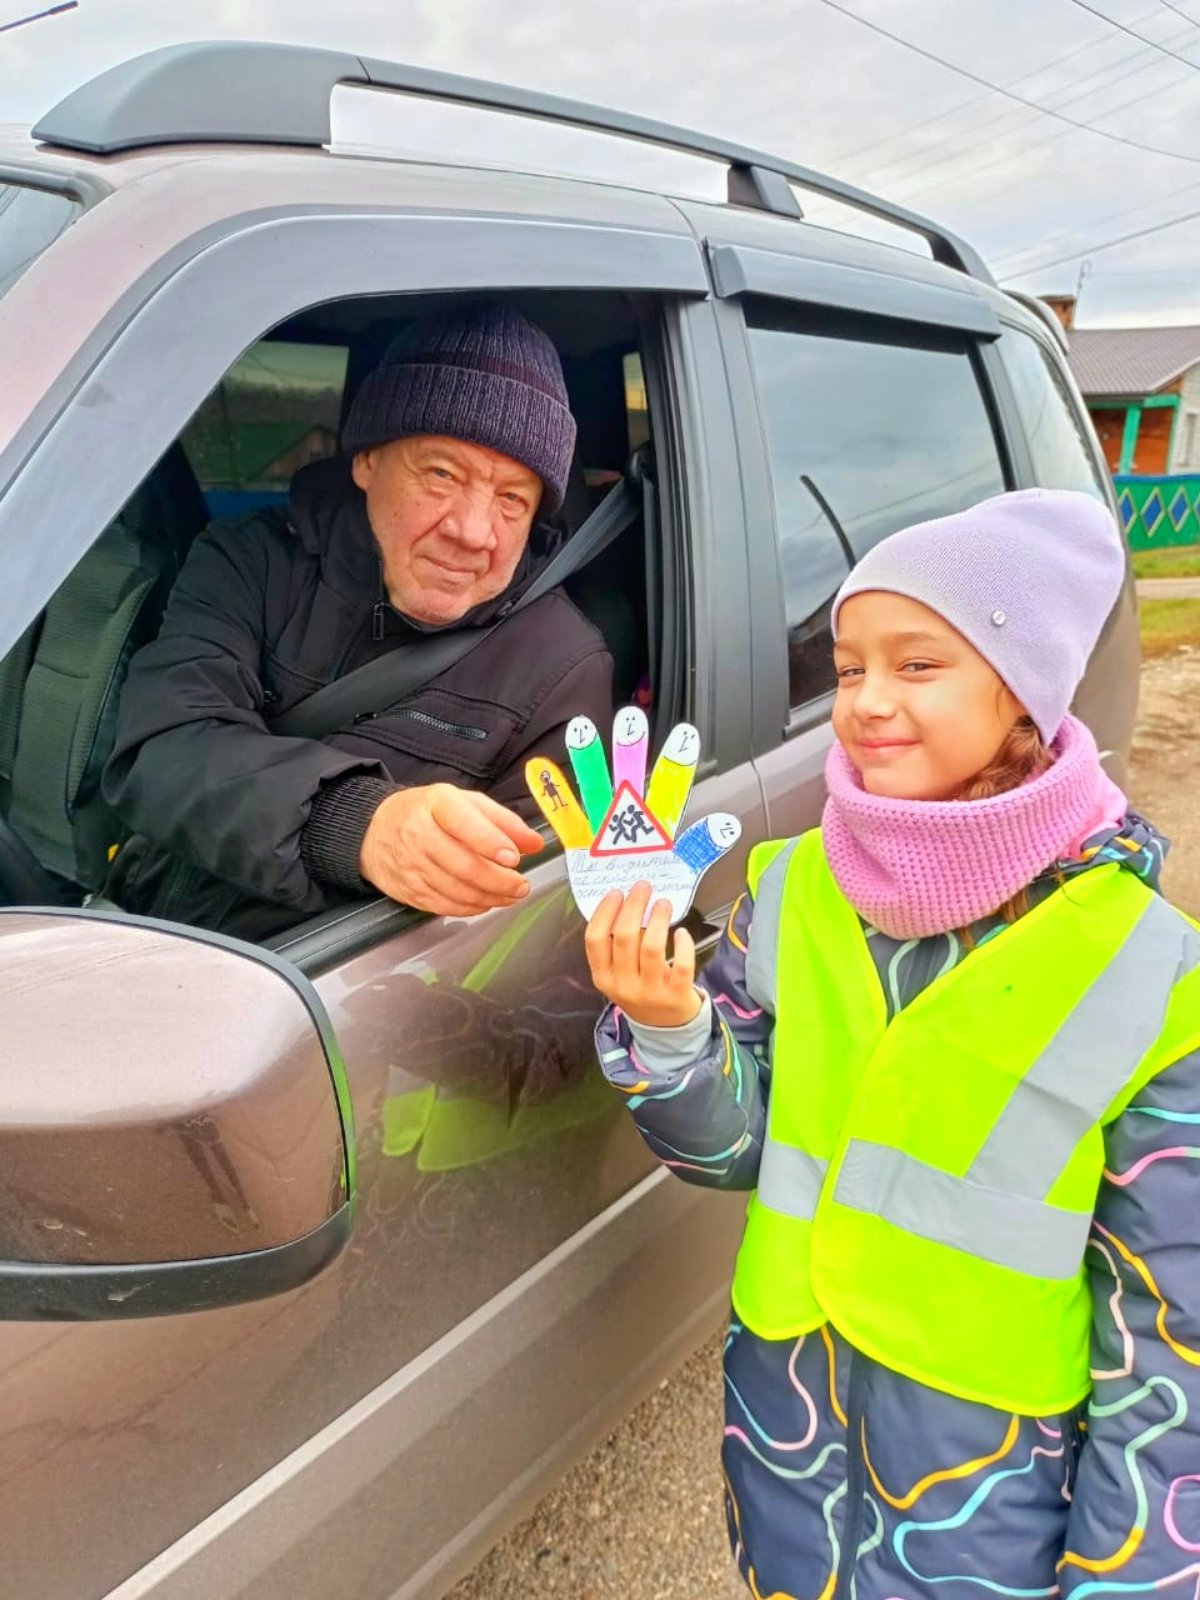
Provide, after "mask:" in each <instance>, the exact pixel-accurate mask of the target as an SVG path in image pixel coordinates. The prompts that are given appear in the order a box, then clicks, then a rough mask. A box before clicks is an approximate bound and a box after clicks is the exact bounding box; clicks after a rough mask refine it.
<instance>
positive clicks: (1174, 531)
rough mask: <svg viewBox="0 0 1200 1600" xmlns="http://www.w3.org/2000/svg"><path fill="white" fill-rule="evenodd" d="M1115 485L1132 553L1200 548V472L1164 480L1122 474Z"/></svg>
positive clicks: (1187, 473) (1175, 474)
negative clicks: (1185, 546)
mask: <svg viewBox="0 0 1200 1600" xmlns="http://www.w3.org/2000/svg"><path fill="white" fill-rule="evenodd" d="M1113 484H1114V486H1115V488H1116V491H1117V506H1118V508H1119V509H1120V512H1121V523H1122V525H1123V527H1124V529H1125V532H1126V533H1127V534H1128V536H1129V548H1130V549H1131V550H1157V549H1159V548H1161V547H1162V546H1163V545H1172V544H1176V545H1178V544H1200V472H1179V473H1174V474H1172V475H1170V476H1167V477H1162V478H1144V477H1141V476H1140V475H1135V474H1133V473H1124V472H1121V473H1117V474H1116V475H1115V476H1114V477H1113Z"/></svg>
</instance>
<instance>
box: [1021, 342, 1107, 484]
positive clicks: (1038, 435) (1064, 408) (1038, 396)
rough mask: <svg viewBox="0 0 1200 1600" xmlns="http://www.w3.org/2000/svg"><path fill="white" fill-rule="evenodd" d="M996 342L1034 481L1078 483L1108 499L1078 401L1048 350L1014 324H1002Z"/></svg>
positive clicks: (1041, 482) (1042, 482)
mask: <svg viewBox="0 0 1200 1600" xmlns="http://www.w3.org/2000/svg"><path fill="white" fill-rule="evenodd" d="M999 343H1000V356H1001V359H1002V360H1003V362H1004V366H1005V370H1006V371H1007V373H1008V377H1009V381H1010V382H1011V384H1012V386H1013V391H1014V393H1015V395H1016V401H1017V410H1018V411H1019V412H1020V414H1021V427H1022V428H1023V430H1024V432H1025V438H1026V440H1027V441H1028V444H1029V453H1030V455H1031V456H1032V458H1033V473H1034V477H1035V479H1036V480H1037V482H1038V483H1039V484H1040V485H1041V486H1042V488H1043V489H1081V490H1082V491H1083V492H1084V493H1085V494H1094V495H1097V496H1099V498H1100V499H1102V500H1107V495H1106V492H1105V485H1104V477H1103V475H1102V472H1101V468H1100V465H1099V463H1098V461H1097V460H1096V455H1095V451H1094V448H1093V446H1092V442H1091V438H1090V430H1089V426H1088V423H1087V422H1086V420H1085V418H1084V414H1083V411H1082V407H1080V406H1079V405H1078V404H1077V403H1076V402H1075V400H1074V399H1073V397H1072V396H1071V394H1070V392H1069V391H1068V389H1067V386H1066V384H1065V383H1064V382H1063V379H1062V375H1061V374H1060V373H1059V372H1058V371H1057V370H1056V369H1055V366H1054V363H1053V361H1052V360H1051V359H1050V356H1049V354H1048V353H1047V352H1046V351H1045V350H1044V349H1043V348H1042V346H1041V345H1040V344H1039V343H1038V341H1037V340H1036V339H1032V338H1030V336H1029V335H1028V334H1027V333H1018V332H1017V330H1016V329H1015V328H1008V329H1006V330H1005V332H1004V334H1003V335H1002V336H1001V338H1000V341H999Z"/></svg>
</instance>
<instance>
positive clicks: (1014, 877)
mask: <svg viewBox="0 0 1200 1600" xmlns="http://www.w3.org/2000/svg"><path fill="white" fill-rule="evenodd" d="M1051 748H1052V750H1053V753H1054V757H1055V761H1054V765H1053V766H1052V767H1050V768H1048V769H1047V770H1046V771H1045V772H1043V773H1042V774H1041V776H1040V777H1037V778H1033V779H1031V780H1030V781H1029V782H1028V783H1024V784H1022V785H1020V787H1019V788H1016V789H1010V790H1008V791H1007V792H1006V793H1005V794H1000V795H995V796H993V797H992V798H990V799H987V800H892V799H888V798H886V797H884V796H881V795H874V794H868V793H867V792H866V790H865V789H864V788H863V786H862V779H861V778H860V776H859V773H858V771H857V769H856V768H855V767H854V765H853V764H852V762H851V761H850V758H849V757H848V756H847V755H846V752H845V751H844V750H843V748H842V746H841V745H840V744H838V743H837V742H836V741H835V742H834V745H833V748H832V749H831V750H830V752H829V757H828V760H827V761H826V764H825V779H826V782H827V784H828V787H829V798H828V800H827V801H826V804H825V812H824V816H823V817H822V820H821V831H822V835H823V837H824V840H825V854H826V856H827V857H828V860H829V865H830V868H831V870H832V872H833V875H834V877H835V879H836V880H837V882H838V885H839V887H840V888H841V891H842V893H843V894H844V895H845V896H846V898H847V900H849V902H850V904H851V905H852V906H853V907H854V908H855V910H856V911H858V912H859V914H860V915H861V916H863V917H865V918H866V920H867V921H868V922H869V923H870V924H871V925H872V926H873V927H876V928H879V929H880V930H881V931H882V932H883V933H886V934H889V935H890V936H891V937H892V938H895V939H921V938H924V937H925V936H926V935H928V934H932V933H946V932H949V931H950V930H951V929H953V928H965V927H967V926H968V925H969V924H970V923H972V922H977V921H978V920H979V919H980V918H981V917H986V916H989V915H990V914H991V913H992V912H993V911H996V910H998V909H999V907H1000V906H1002V905H1004V903H1005V902H1006V901H1007V900H1009V899H1011V897H1012V896H1013V895H1014V894H1016V893H1017V891H1018V890H1019V889H1023V888H1025V887H1026V885H1027V884H1029V883H1031V882H1032V881H1033V879H1034V878H1036V877H1037V875H1038V874H1039V873H1040V872H1044V871H1045V869H1046V868H1047V867H1048V866H1050V865H1051V863H1052V862H1054V861H1059V860H1062V859H1065V858H1066V857H1068V856H1070V855H1072V854H1074V853H1076V852H1077V851H1078V850H1079V848H1080V847H1081V845H1082V843H1083V841H1084V839H1086V838H1088V837H1090V836H1091V835H1092V834H1093V833H1096V832H1099V830H1100V829H1101V828H1102V827H1104V826H1105V825H1106V824H1115V823H1117V822H1120V820H1121V818H1122V817H1123V816H1124V815H1125V810H1126V802H1125V796H1124V795H1123V794H1122V793H1121V791H1120V790H1119V789H1118V788H1117V786H1116V784H1115V783H1113V782H1112V780H1111V779H1110V778H1109V776H1108V774H1107V773H1106V772H1105V771H1104V768H1103V767H1102V766H1101V765H1100V756H1099V752H1098V751H1097V749H1096V741H1095V740H1094V739H1093V738H1092V735H1091V733H1090V732H1089V731H1088V729H1087V728H1086V727H1084V725H1083V723H1082V722H1080V721H1078V719H1077V718H1075V717H1072V716H1068V717H1067V718H1066V719H1065V721H1064V722H1063V724H1062V726H1061V728H1060V729H1059V731H1058V736H1057V737H1056V739H1055V741H1054V743H1053V745H1052V746H1051Z"/></svg>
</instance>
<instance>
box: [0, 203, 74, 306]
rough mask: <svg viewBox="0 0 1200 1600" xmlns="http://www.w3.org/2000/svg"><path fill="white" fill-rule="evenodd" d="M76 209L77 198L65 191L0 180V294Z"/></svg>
mask: <svg viewBox="0 0 1200 1600" xmlns="http://www.w3.org/2000/svg"><path fill="white" fill-rule="evenodd" d="M79 211H80V205H79V202H78V201H77V200H71V199H69V198H68V197H67V196H66V195H62V194H51V193H50V191H49V190H48V189H33V188H30V187H29V186H28V185H26V184H23V183H0V295H3V294H6V293H7V292H8V290H9V289H11V288H12V286H13V284H14V283H16V281H17V279H18V278H19V277H20V276H21V274H22V273H23V272H24V271H25V268H26V267H27V266H29V264H30V262H31V261H33V260H34V259H35V258H36V257H37V256H40V255H41V253H42V251H43V250H44V249H45V248H46V246H47V245H48V244H52V243H53V241H54V240H55V239H57V238H58V236H59V234H60V233H61V232H62V231H63V229H64V228H65V227H66V226H67V224H68V223H69V222H73V221H74V220H75V218H76V216H78V214H79Z"/></svg>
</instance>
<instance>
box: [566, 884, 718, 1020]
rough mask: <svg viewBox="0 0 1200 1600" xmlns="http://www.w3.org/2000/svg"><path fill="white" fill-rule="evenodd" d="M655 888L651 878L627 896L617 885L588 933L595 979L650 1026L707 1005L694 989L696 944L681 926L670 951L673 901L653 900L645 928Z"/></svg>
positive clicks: (684, 1017)
mask: <svg viewBox="0 0 1200 1600" xmlns="http://www.w3.org/2000/svg"><path fill="white" fill-rule="evenodd" d="M652 893H653V891H652V889H651V887H650V885H649V884H648V883H638V884H635V885H634V886H633V888H632V889H631V890H630V891H629V894H628V895H622V894H621V892H620V890H616V889H614V890H613V892H612V893H611V894H608V895H606V896H605V897H604V899H603V900H602V901H601V902H600V904H599V906H597V908H596V911H595V913H594V915H593V916H592V920H591V921H590V922H589V923H588V926H587V934H586V935H585V938H584V948H585V949H586V951H587V958H588V966H589V967H590V968H591V969H592V982H593V983H594V984H595V985H596V987H597V989H599V991H600V993H601V994H602V995H603V996H604V997H605V999H607V1000H611V1001H612V1003H613V1005H615V1006H620V1008H621V1010H622V1011H624V1012H625V1014H626V1016H627V1017H629V1018H630V1019H631V1020H632V1021H634V1022H641V1023H644V1024H645V1025H646V1026H647V1027H649V1028H678V1027H680V1026H681V1025H682V1024H683V1023H685V1022H690V1021H691V1020H692V1018H693V1017H694V1016H695V1015H696V1014H697V1012H698V1011H699V1010H700V1007H701V1005H702V1004H703V1002H702V1000H701V997H700V995H699V993H698V992H697V990H696V946H695V944H694V943H693V942H692V936H691V934H689V933H688V932H687V931H686V930H685V929H683V928H676V930H675V945H674V954H673V956H672V957H671V958H668V956H667V941H668V939H669V938H670V935H671V905H670V902H669V901H667V900H658V901H656V902H655V906H654V910H653V911H652V912H651V913H650V921H649V922H648V923H647V924H646V926H645V927H644V928H643V926H642V924H643V922H644V921H645V916H646V907H647V906H648V905H649V903H650V896H651V894H652Z"/></svg>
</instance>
